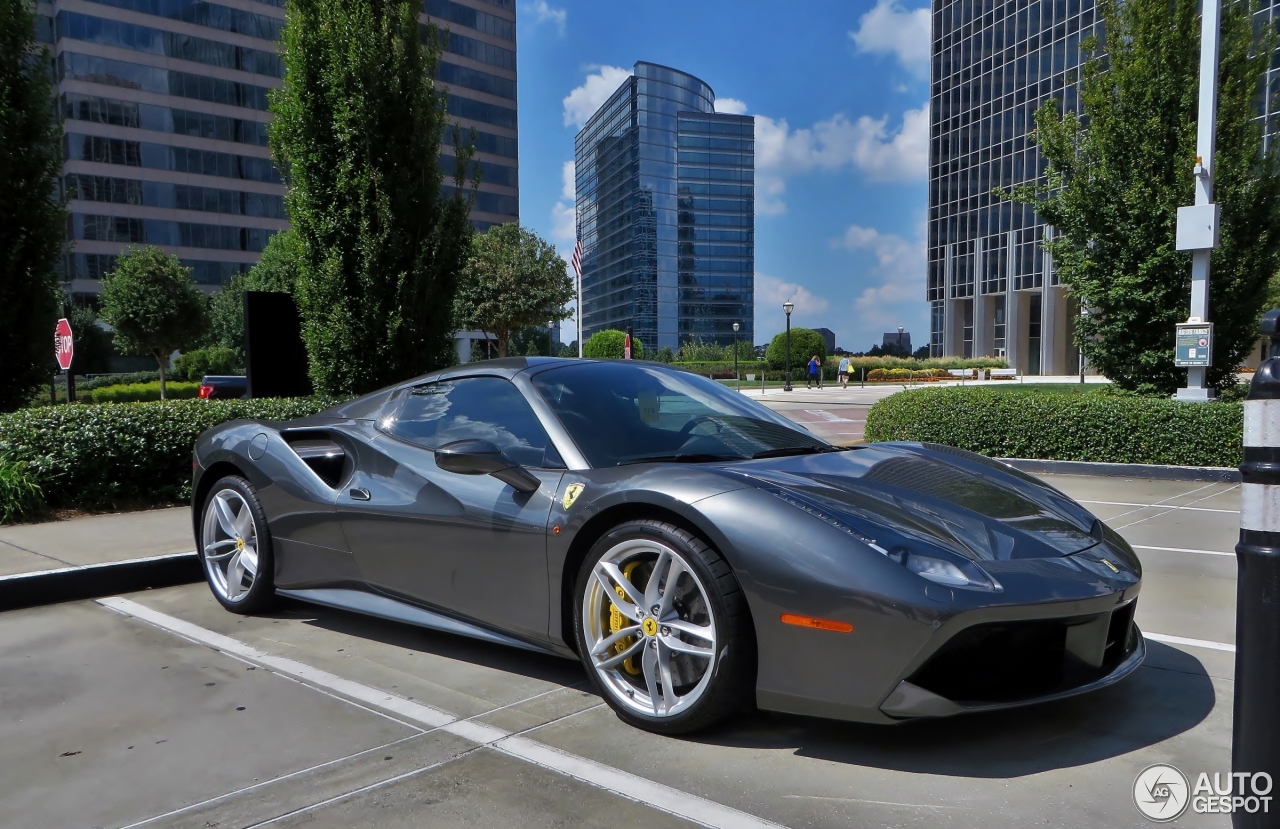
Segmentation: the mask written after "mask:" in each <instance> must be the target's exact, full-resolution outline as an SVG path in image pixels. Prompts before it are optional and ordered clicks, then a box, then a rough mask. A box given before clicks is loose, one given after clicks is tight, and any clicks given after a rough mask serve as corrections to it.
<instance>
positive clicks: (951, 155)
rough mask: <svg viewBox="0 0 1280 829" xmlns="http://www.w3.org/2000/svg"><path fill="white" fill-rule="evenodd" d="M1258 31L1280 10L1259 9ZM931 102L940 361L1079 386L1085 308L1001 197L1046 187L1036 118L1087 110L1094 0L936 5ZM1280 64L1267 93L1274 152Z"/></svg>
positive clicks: (1275, 0)
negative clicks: (1046, 110)
mask: <svg viewBox="0 0 1280 829" xmlns="http://www.w3.org/2000/svg"><path fill="white" fill-rule="evenodd" d="M1259 6H1260V8H1259V10H1258V11H1257V12H1256V13H1255V19H1256V20H1257V21H1258V23H1259V26H1260V27H1261V26H1262V25H1265V24H1268V23H1270V24H1274V23H1275V18H1276V17H1277V16H1280V0H1264V2H1262V3H1261V4H1259ZM932 14H933V50H932V61H933V64H932V76H931V92H930V144H929V219H928V221H929V225H928V274H927V299H928V301H929V303H930V329H931V330H930V352H931V353H932V354H933V355H934V356H941V355H944V354H945V355H948V356H951V355H955V356H966V357H967V356H985V355H992V356H1001V357H1005V358H1006V359H1008V360H1009V363H1010V365H1011V366H1014V367H1016V368H1018V369H1019V370H1020V371H1022V372H1024V373H1028V374H1070V373H1074V372H1075V371H1076V370H1077V368H1078V362H1077V361H1078V358H1079V354H1078V351H1077V350H1076V348H1075V346H1074V344H1073V343H1072V341H1071V331H1072V323H1073V321H1074V319H1075V316H1076V315H1077V314H1078V313H1079V307H1078V305H1076V304H1075V303H1074V301H1073V300H1072V299H1071V298H1070V297H1068V296H1067V294H1066V291H1065V290H1064V288H1063V287H1062V286H1061V285H1060V284H1059V281H1058V278H1057V274H1056V273H1055V272H1054V270H1053V262H1052V260H1051V258H1050V257H1049V256H1048V255H1047V254H1045V253H1044V250H1043V246H1042V242H1043V240H1044V238H1045V236H1046V234H1051V233H1052V232H1053V229H1052V228H1048V227H1045V226H1044V224H1043V223H1042V222H1041V221H1040V220H1039V218H1038V217H1037V216H1036V215H1035V213H1034V211H1032V210H1030V209H1029V208H1027V207H1024V206H1022V205H1015V204H1010V203H1008V202H1003V201H1001V200H1000V199H999V198H998V197H996V196H995V195H993V194H992V191H993V190H995V189H997V188H1010V187H1013V186H1015V185H1018V184H1023V183H1026V182H1032V181H1036V180H1039V179H1042V177H1043V174H1044V160H1043V158H1041V156H1040V154H1039V152H1038V150H1037V148H1036V147H1035V145H1034V144H1033V143H1032V142H1031V141H1030V140H1029V138H1028V135H1029V133H1030V132H1031V130H1032V129H1033V128H1034V122H1033V116H1034V114H1035V111H1036V109H1038V108H1039V107H1040V106H1041V105H1042V104H1043V103H1045V102H1046V101H1049V100H1057V101H1059V102H1061V105H1062V106H1063V107H1064V108H1065V109H1076V108H1077V107H1078V106H1079V99H1078V94H1077V86H1076V83H1077V69H1078V67H1079V65H1080V63H1081V52H1080V42H1081V41H1082V40H1084V39H1085V38H1087V37H1088V36H1089V35H1090V34H1094V33H1097V34H1098V35H1099V36H1100V38H1104V34H1105V33H1104V32H1102V28H1101V27H1102V23H1101V20H1100V18H1099V16H1098V13H1097V10H1096V9H1095V8H1094V5H1093V0H1032V1H1031V2H1004V1H1003V0H934V3H933V6H932ZM1277 80H1280V62H1277V61H1273V63H1272V68H1271V69H1270V70H1269V71H1268V77H1267V84H1268V88H1269V89H1270V90H1272V92H1273V94H1269V95H1260V96H1259V101H1260V104H1261V106H1262V109H1261V110H1260V112H1259V115H1258V117H1259V118H1260V119H1263V126H1264V132H1265V133H1266V135H1267V140H1268V141H1270V140H1273V136H1274V134H1275V132H1276V128H1277V126H1278V124H1277V121H1278V119H1280V115H1278V114H1277V113H1276V111H1275V95H1274V90H1275V89H1276V83H1277Z"/></svg>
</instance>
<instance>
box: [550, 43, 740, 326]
mask: <svg viewBox="0 0 1280 829" xmlns="http://www.w3.org/2000/svg"><path fill="white" fill-rule="evenodd" d="M754 145H755V121H754V120H753V119H752V118H751V117H750V116H746V115H729V114H727V113H719V112H716V111H715V93H714V92H713V91H712V89H711V87H710V86H708V85H707V84H705V83H703V82H702V81H701V80H699V79H698V78H695V77H693V76H692V75H688V74H685V73H684V72H679V71H676V70H675V69H670V68H668V67H665V66H658V65H657V64H653V63H645V62H643V61H642V62H639V63H637V64H636V65H635V74H634V76H633V77H630V78H628V79H627V80H626V81H624V82H623V83H622V85H621V86H620V87H618V89H617V91H615V92H614V93H613V95H611V96H610V97H609V100H608V101H606V102H605V104H604V106H602V107H601V108H600V109H599V110H598V111H597V112H596V113H595V114H594V115H592V116H591V118H590V119H588V121H587V123H586V125H585V126H584V127H583V128H582V131H581V132H579V133H578V136H577V138H576V140H575V142H574V158H575V163H576V188H577V234H578V239H579V240H581V242H582V305H583V308H582V311H583V315H582V336H583V337H590V336H591V335H592V334H594V333H596V332H597V331H601V330H604V329H610V328H613V329H619V330H624V329H626V328H627V326H631V327H632V328H633V329H634V333H635V335H636V336H637V337H639V338H640V340H641V342H643V343H644V345H645V347H646V349H659V348H662V347H664V346H665V347H668V348H671V349H677V348H679V347H680V344H681V343H682V342H686V341H688V340H690V339H694V338H698V339H701V340H703V341H714V342H717V343H721V344H728V343H731V342H733V341H734V339H735V335H734V331H733V325H734V323H738V324H739V326H740V330H739V332H738V335H737V336H738V338H740V339H743V340H746V341H747V342H752V341H754V339H755V330H754V318H755V189H754V182H755V148H754Z"/></svg>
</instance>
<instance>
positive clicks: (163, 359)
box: [155, 354, 168, 400]
mask: <svg viewBox="0 0 1280 829" xmlns="http://www.w3.org/2000/svg"><path fill="white" fill-rule="evenodd" d="M166 357H168V355H167V354H166V355H164V356H163V357H162V356H160V355H159V354H156V355H155V358H156V362H157V363H158V364H159V365H160V399H161V400H164V364H165V363H167V362H168V360H167V359H165V358H166Z"/></svg>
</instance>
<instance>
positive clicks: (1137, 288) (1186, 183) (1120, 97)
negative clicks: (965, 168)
mask: <svg viewBox="0 0 1280 829" xmlns="http://www.w3.org/2000/svg"><path fill="white" fill-rule="evenodd" d="M1198 5H1199V4H1198V2H1197V0H1123V1H1121V0H1099V2H1098V9H1099V11H1100V13H1101V16H1102V18H1103V20H1104V21H1105V32H1106V43H1105V48H1103V44H1101V43H1100V42H1099V41H1098V40H1097V39H1095V38H1090V39H1088V40H1086V41H1085V42H1084V43H1083V44H1082V48H1083V49H1084V50H1085V51H1086V52H1087V53H1088V59H1087V60H1086V61H1085V63H1084V65H1083V67H1082V69H1081V80H1080V89H1081V92H1080V100H1081V105H1082V107H1081V108H1082V112H1081V113H1074V112H1068V113H1065V114H1063V113H1060V111H1059V109H1058V106H1057V102H1056V101H1055V102H1051V103H1049V104H1046V105H1045V106H1042V107H1041V108H1040V110H1039V111H1038V112H1037V113H1036V131H1035V133H1034V137H1035V139H1036V141H1037V142H1038V143H1039V145H1040V148H1041V151H1042V152H1043V154H1044V156H1045V158H1046V159H1047V160H1048V170H1047V177H1046V181H1045V182H1044V183H1043V184H1042V185H1041V186H1026V187H1022V188H1017V189H1015V190H1014V192H1013V194H1012V195H1013V198H1014V199H1016V200H1018V201H1022V202H1025V203H1029V204H1033V205H1034V206H1035V208H1036V210H1037V211H1038V212H1039V214H1040V216H1041V217H1042V218H1044V220H1045V221H1046V222H1048V223H1049V224H1050V225H1053V226H1054V227H1055V228H1056V229H1057V235H1056V236H1055V237H1054V239H1053V240H1052V241H1051V242H1049V243H1048V244H1047V245H1046V247H1047V248H1048V250H1049V252H1050V253H1051V254H1052V255H1053V259H1054V265H1055V267H1056V268H1057V270H1058V273H1059V275H1060V276H1061V279H1062V281H1063V283H1064V284H1066V285H1067V286H1068V287H1069V288H1070V290H1071V292H1072V294H1074V295H1075V296H1076V297H1077V298H1079V300H1080V302H1081V303H1082V304H1083V306H1084V307H1085V308H1087V309H1089V311H1090V313H1089V314H1087V315H1084V316H1081V317H1080V318H1079V321H1078V324H1077V328H1076V335H1075V339H1076V343H1077V344H1078V345H1079V346H1080V347H1081V348H1082V349H1083V351H1084V354H1085V356H1086V357H1087V358H1088V360H1089V362H1090V363H1091V364H1093V365H1094V366H1095V367H1096V368H1098V369H1099V370H1100V371H1101V372H1102V373H1103V374H1105V375H1106V376H1108V377H1109V378H1111V379H1112V380H1113V381H1114V382H1116V383H1117V384H1118V385H1120V386H1121V387H1124V388H1129V389H1138V390H1143V391H1151V392H1160V393H1165V394H1167V393H1170V392H1172V391H1173V390H1174V389H1176V388H1177V387H1178V386H1180V385H1182V383H1183V382H1184V381H1185V374H1184V372H1183V371H1182V370H1179V369H1177V368H1175V367H1174V365H1173V330H1174V324H1175V323H1177V322H1180V321H1182V320H1183V319H1185V318H1186V316H1187V313H1188V309H1189V304H1190V299H1189V297H1190V290H1191V256H1190V254H1189V253H1186V252H1179V251H1177V250H1175V245H1174V231H1175V227H1176V215H1177V208H1178V207H1180V206H1182V205H1189V204H1191V203H1192V201H1193V196H1194V186H1193V185H1194V180H1193V178H1192V166H1193V164H1194V161H1195V156H1196V152H1195V149H1196V148H1195V143H1196V136H1195V130H1196V115H1197V109H1196V102H1197V94H1198V86H1199V85H1198V75H1199V56H1200V18H1199V13H1198ZM1222 12H1223V13H1222V29H1221V32H1222V36H1221V59H1220V66H1219V84H1218V119H1217V132H1218V140H1217V150H1216V153H1215V155H1214V198H1215V200H1216V201H1217V203H1218V204H1219V205H1221V208H1222V223H1221V246H1220V247H1219V248H1218V249H1217V250H1215V251H1214V252H1213V255H1212V260H1211V262H1212V264H1211V268H1212V272H1211V277H1210V282H1209V286H1210V289H1209V295H1210V307H1209V316H1210V319H1211V320H1213V322H1214V323H1215V339H1216V343H1215V349H1214V365H1213V366H1212V367H1211V368H1210V370H1209V372H1208V380H1209V383H1210V384H1211V385H1213V386H1215V387H1218V388H1221V387H1223V386H1229V385H1231V384H1232V383H1234V382H1235V379H1234V371H1235V369H1236V367H1237V366H1239V365H1240V363H1241V361H1242V360H1243V359H1244V357H1245V355H1246V354H1247V353H1248V352H1249V351H1250V349H1251V348H1252V346H1253V344H1254V342H1255V341H1256V338H1257V331H1256V328H1255V325H1256V321H1257V310H1258V301H1259V297H1260V296H1261V294H1262V292H1263V290H1264V289H1265V287H1266V284H1267V279H1268V277H1270V276H1271V274H1273V273H1275V271H1276V269H1277V265H1280V166H1278V164H1277V155H1276V153H1275V152H1274V151H1273V152H1264V150H1263V142H1262V128H1261V125H1260V124H1259V123H1258V121H1257V120H1255V119H1256V118H1257V115H1258V108H1257V106H1258V100H1259V90H1260V89H1262V81H1263V78H1264V75H1265V72H1266V69H1267V66H1268V64H1269V63H1270V61H1271V56H1272V52H1273V51H1274V48H1275V45H1276V44H1275V35H1274V32H1273V31H1271V30H1269V29H1267V28H1265V27H1261V28H1259V30H1257V31H1256V32H1255V30H1254V27H1253V23H1252V12H1253V5H1252V0H1248V2H1246V0H1228V2H1226V3H1224V6H1223V10H1222Z"/></svg>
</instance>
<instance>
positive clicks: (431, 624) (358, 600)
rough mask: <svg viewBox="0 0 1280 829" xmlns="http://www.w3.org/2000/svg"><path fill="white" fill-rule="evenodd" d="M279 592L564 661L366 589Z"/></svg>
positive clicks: (526, 644) (543, 649) (537, 647)
mask: <svg viewBox="0 0 1280 829" xmlns="http://www.w3.org/2000/svg"><path fill="white" fill-rule="evenodd" d="M276 593H278V594H279V595H281V596H286V597H288V598H290V599H298V600H299V601H303V602H310V603H312V604H319V605H324V606H325V607H334V608H337V609H338V610H350V611H353V612H355V613H363V614H365V615H368V616H377V617H378V618H380V619H389V620H391V621H393V622H404V623H406V624H410V625H416V626H418V627H424V628H430V629H431V630H439V631H443V632H445V633H456V634H458V635H459V636H469V637H471V638H472V639H480V640H483V641H485V642H493V643H495V644H498V645H508V646H510V647H513V648H521V649H523V650H527V651H533V652H534V653H545V654H549V655H551V656H558V657H561V658H563V657H562V656H561V654H558V653H556V652H555V651H553V650H551V649H550V648H546V647H542V646H541V645H534V644H532V643H530V642H525V641H522V640H520V639H516V638H515V637H513V636H507V635H505V634H502V633H496V632H494V631H492V630H489V629H488V628H482V627H480V626H479V625H474V624H471V623H470V622H464V621H461V620H460V619H454V618H452V617H450V616H445V615H444V614H442V613H436V612H435V611H432V610H424V609H423V608H421V607H415V606H414V605H411V604H406V603H405V602H399V601H396V600H395V599H391V598H388V597H386V596H379V595H378V594H376V593H366V592H365V591H363V590H345V589H340V588H315V589H310V590H276Z"/></svg>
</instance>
